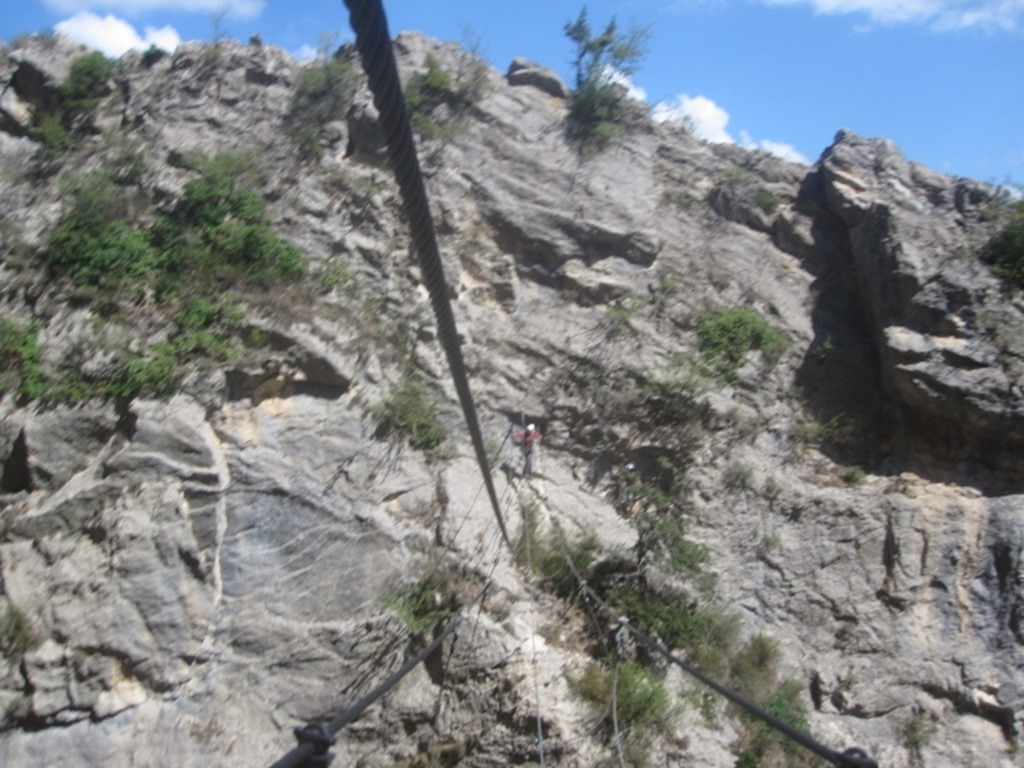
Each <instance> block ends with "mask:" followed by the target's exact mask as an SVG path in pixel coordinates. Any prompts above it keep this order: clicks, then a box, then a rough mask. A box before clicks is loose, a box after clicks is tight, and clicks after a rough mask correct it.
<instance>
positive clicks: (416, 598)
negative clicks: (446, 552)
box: [384, 568, 460, 635]
mask: <svg viewBox="0 0 1024 768" xmlns="http://www.w3.org/2000/svg"><path fill="white" fill-rule="evenodd" d="M384 604H385V605H387V606H388V607H390V608H392V609H393V610H394V611H395V612H396V613H397V614H398V615H399V616H401V617H402V619H403V621H405V625H406V627H407V628H408V630H409V633H410V634H412V635H425V634H426V633H427V632H428V631H430V630H431V629H433V628H434V627H435V626H436V625H438V624H441V623H444V622H447V621H448V620H449V619H451V618H453V617H454V616H455V615H456V614H457V613H458V612H459V607H460V606H459V600H458V598H457V597H456V595H455V594H454V590H453V588H452V584H451V583H450V581H449V579H448V576H447V574H446V571H444V570H442V569H441V568H435V569H434V570H433V571H432V572H431V573H430V574H428V575H427V576H426V577H424V578H422V579H420V580H419V581H417V582H416V583H414V584H409V585H407V586H404V587H402V588H400V589H398V590H395V591H394V592H392V593H389V594H387V595H385V596H384Z"/></svg>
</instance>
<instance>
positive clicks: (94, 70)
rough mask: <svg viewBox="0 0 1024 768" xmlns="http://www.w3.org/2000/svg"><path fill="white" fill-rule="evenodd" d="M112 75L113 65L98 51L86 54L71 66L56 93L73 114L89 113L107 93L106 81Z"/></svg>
mask: <svg viewBox="0 0 1024 768" xmlns="http://www.w3.org/2000/svg"><path fill="white" fill-rule="evenodd" d="M113 73H114V63H113V62H112V61H111V60H110V59H108V58H107V57H106V56H104V55H103V54H102V53H100V52H99V51H93V52H92V53H87V54H85V55H84V56H81V57H80V58H78V59H75V61H74V62H72V64H71V70H70V71H69V73H68V77H67V80H65V81H64V82H63V83H61V84H60V86H59V87H58V89H57V92H58V93H59V94H60V97H61V99H62V100H63V102H64V106H65V107H67V108H68V109H70V110H72V111H74V112H85V113H88V112H91V111H92V110H93V109H95V108H96V105H97V104H98V103H99V101H100V99H101V98H103V97H104V96H106V95H107V94H108V93H109V89H108V87H107V81H109V80H110V77H111V75H113Z"/></svg>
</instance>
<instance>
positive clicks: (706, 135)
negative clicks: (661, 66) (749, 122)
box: [651, 93, 810, 165]
mask: <svg viewBox="0 0 1024 768" xmlns="http://www.w3.org/2000/svg"><path fill="white" fill-rule="evenodd" d="M651 116H652V117H653V118H654V119H655V120H656V121H657V122H659V123H664V122H672V123H678V124H680V125H682V126H684V127H685V128H687V129H688V130H689V131H690V132H692V133H693V135H694V136H696V137H697V138H698V139H703V140H704V141H710V142H712V143H715V144H735V143H737V142H736V140H735V139H734V138H733V137H732V135H731V134H730V133H729V130H728V126H729V113H728V112H726V111H725V110H724V109H723V108H722V107H720V106H718V104H716V103H715V102H714V101H712V100H711V99H709V98H708V97H707V96H693V97H690V96H687V95H686V94H685V93H683V94H680V95H679V96H677V97H676V99H675V101H670V102H666V101H659V102H658V103H657V104H655V105H654V107H653V108H652V109H651ZM739 143H740V144H741V145H742V146H743V147H745V148H746V149H760V150H762V151H764V152H768V153H769V154H772V155H775V156H777V157H781V158H782V159H783V160H789V161H790V162H794V163H804V164H805V165H806V164H810V161H809V160H808V159H807V158H806V157H805V156H804V154H803V153H802V152H800V151H799V150H798V149H797V148H796V147H794V146H793V145H792V144H784V143H782V142H780V141H772V140H771V139H762V140H761V141H754V140H753V139H752V138H751V137H750V134H749V133H747V132H746V131H740V142H739Z"/></svg>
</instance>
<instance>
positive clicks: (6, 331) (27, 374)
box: [0, 317, 46, 400]
mask: <svg viewBox="0 0 1024 768" xmlns="http://www.w3.org/2000/svg"><path fill="white" fill-rule="evenodd" d="M40 354H41V353H40V349H39V337H38V331H37V328H36V327H35V326H34V325H31V326H29V327H27V328H25V327H23V326H21V325H19V324H18V323H15V322H14V321H12V320H9V319H7V318H5V317H0V365H2V366H3V371H2V372H0V386H2V391H4V392H7V391H10V390H14V391H15V392H16V393H17V397H18V398H19V399H22V400H34V399H36V398H38V397H40V396H41V395H42V394H43V392H44V391H45V387H46V383H45V382H46V379H45V377H44V376H43V369H42V365H41V363H40Z"/></svg>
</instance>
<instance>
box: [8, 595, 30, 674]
mask: <svg viewBox="0 0 1024 768" xmlns="http://www.w3.org/2000/svg"><path fill="white" fill-rule="evenodd" d="M3 602H4V603H5V605H4V606H3V608H2V609H0V654H2V655H3V657H4V658H5V659H6V660H7V662H8V664H17V663H18V661H19V660H20V659H21V657H22V656H24V655H25V653H26V652H27V651H29V650H31V649H32V648H34V647H35V646H37V645H38V644H39V637H38V636H37V635H36V633H35V631H34V630H33V629H32V625H31V623H29V620H28V618H27V617H26V616H25V614H24V612H23V611H22V610H21V609H20V608H18V607H17V606H16V605H14V604H13V603H11V602H10V601H9V600H7V599H6V598H5V599H4V600H3Z"/></svg>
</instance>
